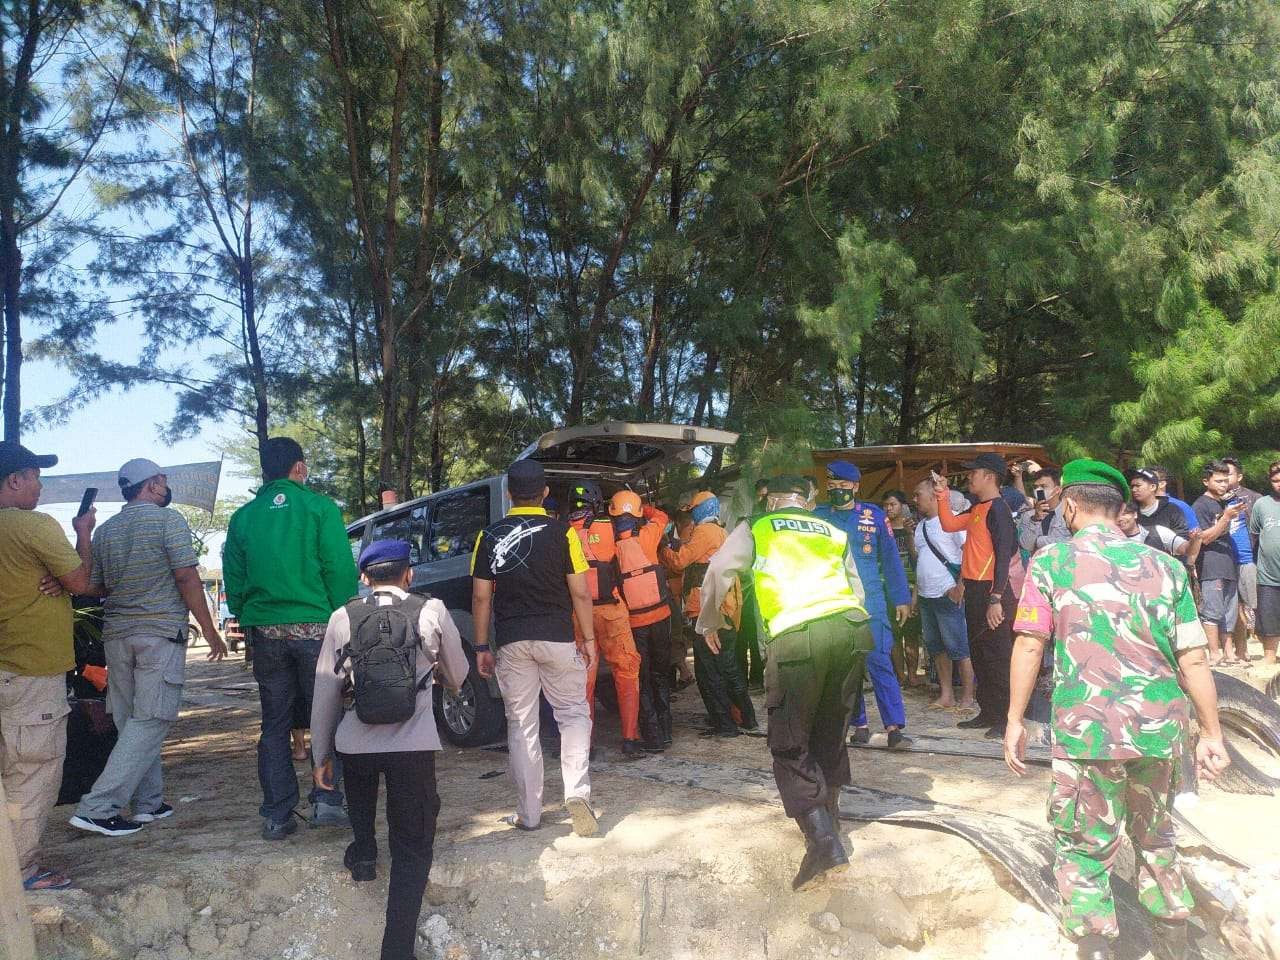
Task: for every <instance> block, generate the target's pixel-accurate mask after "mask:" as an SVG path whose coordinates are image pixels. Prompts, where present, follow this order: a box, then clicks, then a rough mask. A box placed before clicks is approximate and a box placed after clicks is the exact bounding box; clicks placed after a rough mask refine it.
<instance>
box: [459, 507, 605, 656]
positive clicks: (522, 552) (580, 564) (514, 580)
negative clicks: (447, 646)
mask: <svg viewBox="0 0 1280 960" xmlns="http://www.w3.org/2000/svg"><path fill="white" fill-rule="evenodd" d="M586 570H587V560H586V557H585V556H583V553H582V542H581V541H580V540H579V539H578V535H577V534H576V533H574V531H573V528H572V527H570V526H569V524H567V523H565V522H564V521H563V520H557V519H556V518H555V517H552V516H549V515H548V514H547V511H545V510H543V509H542V508H541V507H513V508H512V509H511V512H510V513H508V514H507V515H506V516H505V517H503V518H502V519H501V520H499V521H498V522H497V523H495V524H493V525H491V526H489V527H486V528H485V529H484V530H481V531H480V535H479V536H478V537H477V538H476V548H475V552H474V553H472V555H471V575H472V576H473V577H479V578H480V579H481V580H492V581H493V624H494V638H493V643H494V646H496V647H501V646H503V645H504V644H507V643H515V642H516V641H517V640H549V641H551V642H553V643H573V601H572V599H571V598H570V596H569V585H568V583H567V582H566V581H565V577H567V576H569V575H570V574H574V573H585V572H586Z"/></svg>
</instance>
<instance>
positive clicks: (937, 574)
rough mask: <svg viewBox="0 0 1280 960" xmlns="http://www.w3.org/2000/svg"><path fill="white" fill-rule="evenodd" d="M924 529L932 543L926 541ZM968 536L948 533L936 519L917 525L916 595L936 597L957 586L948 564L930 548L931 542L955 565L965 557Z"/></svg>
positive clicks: (961, 532)
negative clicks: (926, 528)
mask: <svg viewBox="0 0 1280 960" xmlns="http://www.w3.org/2000/svg"><path fill="white" fill-rule="evenodd" d="M925 527H928V528H929V540H928V541H926V540H925V538H924V531H925ZM966 536H967V534H966V533H965V532H964V531H963V530H961V531H959V532H958V533H947V532H946V531H945V530H943V529H942V523H941V521H939V520H938V518H937V517H930V518H929V519H928V520H923V521H921V522H920V523H917V524H916V533H915V540H916V592H917V593H918V594H919V595H920V596H922V597H930V598H936V597H940V596H942V595H943V594H944V593H946V592H947V591H948V590H950V589H951V588H952V587H954V586H955V585H956V578H955V577H953V576H952V575H951V571H950V570H948V569H947V568H946V565H945V564H944V563H943V562H942V561H941V560H939V559H938V558H937V556H935V555H934V552H933V551H932V550H930V549H929V543H930V542H932V543H933V545H934V546H935V547H937V548H938V552H939V553H941V554H942V555H943V556H944V557H946V558H947V560H949V561H950V562H951V563H954V564H955V565H956V566H959V565H960V559H961V557H963V556H964V541H965V537H966Z"/></svg>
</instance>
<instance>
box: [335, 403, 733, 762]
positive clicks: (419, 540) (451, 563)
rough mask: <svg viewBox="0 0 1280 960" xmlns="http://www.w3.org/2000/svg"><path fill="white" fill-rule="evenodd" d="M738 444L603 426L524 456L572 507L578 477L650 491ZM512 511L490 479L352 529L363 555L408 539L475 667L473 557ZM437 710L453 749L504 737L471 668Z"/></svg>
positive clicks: (688, 431)
mask: <svg viewBox="0 0 1280 960" xmlns="http://www.w3.org/2000/svg"><path fill="white" fill-rule="evenodd" d="M737 439H738V435H737V434H736V433H731V432H729V431H726V430H714V429H711V428H709V427H687V426H681V425H679V424H666V423H622V422H617V421H606V422H604V423H596V424H583V425H581V426H577V427H566V428H564V429H562V430H553V431H551V432H550V433H545V434H543V435H542V436H541V437H539V438H538V440H537V441H536V442H535V443H533V444H531V445H530V446H529V447H528V448H527V449H526V450H525V451H524V452H523V453H521V454H520V459H531V460H538V461H541V462H542V464H543V466H544V467H545V468H546V471H547V485H548V486H549V487H550V488H551V495H552V496H553V497H555V498H556V499H557V500H558V501H559V502H560V503H565V502H566V501H567V499H568V498H567V493H568V488H569V486H570V485H571V484H572V483H574V482H575V481H577V480H581V479H592V480H595V481H596V482H597V483H599V484H600V486H601V488H602V489H603V491H604V494H605V496H606V497H607V496H609V495H610V494H612V493H613V492H615V491H617V490H619V489H623V488H630V489H635V490H643V489H653V487H654V485H655V484H656V482H657V479H658V474H659V473H660V472H661V471H662V470H663V469H664V468H666V467H670V466H672V465H674V464H677V463H688V462H690V461H692V460H693V457H694V452H695V451H696V450H697V449H698V448H699V447H715V446H725V445H729V444H733V443H735V442H736V441H737ZM508 506H509V501H508V499H507V491H506V478H505V476H497V477H490V478H488V479H486V480H477V481H476V482H474V483H468V484H465V485H464V486H461V487H453V488H452V489H449V490H441V491H440V492H439V493H433V494H431V495H430V496H426V497H419V498H417V499H416V500H410V501H408V502H407V503H401V504H396V505H395V506H392V507H387V508H386V509H384V510H380V511H378V512H377V513H374V514H370V515H369V516H367V517H364V518H362V519H360V520H357V521H356V522H355V523H352V524H351V525H349V526H348V527H347V535H348V536H349V537H350V538H351V551H352V553H353V554H355V555H357V556H358V555H359V553H360V550H361V549H363V547H364V545H365V544H367V543H369V542H371V541H373V540H381V539H387V538H396V539H400V540H407V541H408V542H409V545H410V550H411V554H410V558H411V561H412V563H413V586H412V588H411V589H412V590H413V591H414V592H415V593H429V594H431V595H432V596H434V597H438V598H439V599H440V600H441V601H443V602H444V604H445V606H447V607H448V608H449V611H450V613H452V615H453V619H454V621H455V622H456V623H457V625H458V630H459V632H460V633H461V634H462V640H463V645H464V647H465V648H466V651H467V656H468V658H470V659H471V661H472V663H473V664H474V663H475V654H474V652H473V651H472V650H471V637H472V635H473V621H472V619H471V574H470V568H471V550H472V547H473V546H474V544H475V541H476V536H477V534H479V532H480V531H481V530H483V529H484V528H485V527H487V526H488V525H489V524H490V523H493V522H495V521H497V520H499V519H501V518H502V516H503V515H504V514H505V513H506V511H507V508H508ZM435 705H436V722H437V724H438V725H439V728H440V733H441V736H443V737H444V738H445V739H446V740H448V741H449V742H450V743H452V744H454V745H455V746H459V747H474V746H480V745H482V744H486V743H492V742H494V741H495V740H498V739H499V738H500V737H501V736H502V733H503V726H504V715H503V710H502V698H501V695H500V694H499V692H498V685H497V682H496V681H494V680H489V681H488V682H487V683H486V682H483V681H481V679H480V677H479V675H477V674H476V673H475V672H474V671H473V672H472V673H471V675H470V676H469V677H468V678H467V681H466V683H465V684H463V688H462V690H461V691H460V692H459V693H458V694H456V695H455V694H452V693H449V692H448V691H447V690H444V689H443V688H440V690H439V695H438V696H437V697H436V701H435Z"/></svg>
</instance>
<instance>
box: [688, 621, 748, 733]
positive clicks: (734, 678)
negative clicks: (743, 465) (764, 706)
mask: <svg viewBox="0 0 1280 960" xmlns="http://www.w3.org/2000/svg"><path fill="white" fill-rule="evenodd" d="M719 639H720V652H719V653H712V652H711V648H710V647H709V646H707V638H706V637H704V636H703V635H702V634H700V633H695V634H694V638H693V673H694V677H695V678H696V679H697V681H698V693H699V694H700V695H701V696H702V705H703V706H704V707H706V708H707V720H708V722H709V723H710V725H711V728H712V729H713V730H716V731H718V732H720V733H737V731H738V724H737V723H735V722H734V719H733V708H734V707H737V708H738V717H739V719H740V720H741V721H742V726H743V727H745V728H746V729H748V730H750V729H751V728H752V727H754V726H755V725H756V709H755V706H754V705H753V704H752V703H751V695H750V694H748V693H747V681H746V680H745V679H743V676H742V673H741V672H740V671H739V669H738V643H739V642H740V638H739V634H738V632H737V631H736V630H734V629H733V627H732V626H731V625H728V624H726V625H725V626H724V627H723V628H721V629H720V631H719Z"/></svg>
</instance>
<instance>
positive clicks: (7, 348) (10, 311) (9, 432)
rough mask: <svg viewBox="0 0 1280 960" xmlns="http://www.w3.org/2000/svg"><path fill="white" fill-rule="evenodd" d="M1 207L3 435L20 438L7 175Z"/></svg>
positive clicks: (17, 277)
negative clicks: (2, 260)
mask: <svg viewBox="0 0 1280 960" xmlns="http://www.w3.org/2000/svg"><path fill="white" fill-rule="evenodd" d="M5 179H6V183H5V190H6V196H5V197H4V209H3V210H0V219H2V220H3V223H0V253H3V255H4V438H5V440H9V441H12V442H14V443H17V442H18V441H19V440H21V439H22V314H21V312H20V310H19V308H18V297H19V296H20V295H21V293H22V254H21V253H20V252H19V250H18V233H17V229H16V224H15V223H14V222H13V206H14V205H13V202H12V200H11V199H10V196H9V195H8V193H7V191H8V187H9V182H8V178H7V177H6V178H5Z"/></svg>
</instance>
